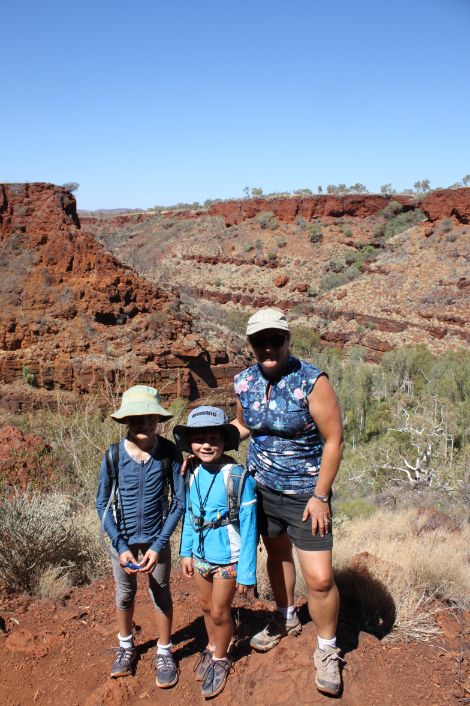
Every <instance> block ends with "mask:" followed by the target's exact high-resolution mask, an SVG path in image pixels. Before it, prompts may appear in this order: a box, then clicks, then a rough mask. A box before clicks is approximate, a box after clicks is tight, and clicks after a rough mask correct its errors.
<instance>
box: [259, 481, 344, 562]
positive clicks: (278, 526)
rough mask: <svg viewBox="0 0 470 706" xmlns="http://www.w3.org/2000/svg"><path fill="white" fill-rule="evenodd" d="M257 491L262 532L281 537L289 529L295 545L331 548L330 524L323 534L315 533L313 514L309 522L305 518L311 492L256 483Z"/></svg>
mask: <svg viewBox="0 0 470 706" xmlns="http://www.w3.org/2000/svg"><path fill="white" fill-rule="evenodd" d="M256 495H257V499H258V508H257V511H258V532H259V533H260V534H261V536H264V537H279V536H280V535H281V534H284V532H287V533H288V535H289V537H290V538H291V540H292V542H293V544H294V546H295V547H297V548H298V549H304V550H306V551H313V552H315V551H323V550H328V549H332V547H333V534H332V531H331V527H330V531H329V532H328V533H327V534H325V536H324V537H322V536H321V534H320V532H319V531H318V530H317V532H316V534H312V522H311V518H310V517H309V518H308V519H307V520H306V522H302V515H303V512H304V510H305V505H306V504H307V502H308V501H309V500H310V498H311V497H312V493H302V494H299V495H286V494H285V493H281V492H279V491H278V490H271V488H267V487H266V486H265V485H261V484H260V483H256Z"/></svg>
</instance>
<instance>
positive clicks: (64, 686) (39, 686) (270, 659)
mask: <svg viewBox="0 0 470 706" xmlns="http://www.w3.org/2000/svg"><path fill="white" fill-rule="evenodd" d="M142 584H143V582H141V585H142ZM172 585H173V596H174V602H175V620H174V638H173V639H174V644H175V649H176V656H177V657H178V659H179V663H180V668H181V677H180V682H179V684H178V685H177V687H176V688H174V689H170V690H168V691H162V690H161V689H158V688H157V687H156V686H155V681H154V654H155V644H156V637H155V632H154V629H153V615H152V607H151V605H150V601H149V598H148V594H147V591H146V590H140V593H139V597H138V602H137V606H136V613H135V620H136V625H137V626H138V627H137V641H138V646H139V654H140V658H139V662H138V664H137V669H136V673H135V676H134V677H127V678H124V679H119V680H113V679H111V678H110V677H109V670H110V664H111V662H112V655H111V654H108V653H106V649H109V648H112V647H113V646H114V645H115V642H116V627H115V621H114V616H113V585H112V579H111V578H109V579H106V580H104V581H100V582H97V583H95V584H93V585H92V586H89V587H87V588H83V589H79V590H75V591H73V592H72V593H71V595H70V597H69V598H68V599H67V600H66V601H64V602H62V603H61V602H56V601H51V600H41V601H35V600H32V599H29V598H27V597H20V598H15V599H13V598H12V599H8V598H6V597H3V598H0V649H1V655H2V659H1V663H0V703H1V704H2V705H3V706H31V705H32V704H38V705H42V704H44V705H45V704H48V705H49V704H50V705H54V706H101V705H113V706H114V705H116V706H118V705H120V704H126V705H129V706H134V705H137V704H146V703H150V704H151V703H158V704H162V705H163V706H164V705H165V704H168V705H169V704H171V705H172V706H180V705H183V704H185V705H186V704H191V703H196V704H198V703H200V704H202V703H204V699H203V698H202V697H201V695H200V687H199V684H197V683H196V682H195V681H194V675H193V665H194V662H195V660H196V653H197V652H198V651H199V650H200V649H201V648H202V647H203V646H204V636H203V624H202V620H201V618H200V617H199V610H198V605H197V598H196V594H195V591H194V587H193V585H192V583H190V582H188V581H185V580H184V579H183V578H182V577H181V576H180V575H179V574H178V573H175V574H174V578H173V584H172ZM267 608H268V606H267V605H265V604H262V603H260V602H259V601H258V602H253V601H252V602H251V603H249V602H243V601H242V600H238V601H237V606H236V608H235V611H234V615H235V618H236V620H237V621H239V631H240V635H241V638H243V637H246V636H247V635H249V634H252V633H253V632H254V631H255V630H256V629H258V627H259V626H261V625H262V624H263V621H264V618H265V615H266V613H265V610H266V609H267ZM301 617H302V620H303V622H305V624H304V629H303V633H302V635H301V636H300V637H297V638H294V637H289V638H286V639H285V640H283V641H282V642H281V644H280V645H279V646H278V647H277V648H276V649H274V650H273V651H272V652H270V653H268V654H264V655H263V654H256V653H253V652H250V649H249V647H248V641H247V639H241V642H240V643H239V646H238V648H237V659H236V662H235V665H234V671H233V674H232V675H231V676H230V678H229V681H228V683H227V686H226V689H225V691H224V692H223V693H222V694H221V695H220V696H219V697H217V704H219V706H228V705H229V704H231V703H233V702H234V701H235V700H236V703H237V706H245V705H246V706H248V704H250V706H251V705H254V706H258V705H260V706H261V705H263V706H264V704H269V706H281V704H292V703H293V704H296V706H304V705H305V706H307V704H308V705H309V706H310V705H314V706H315V705H321V704H327V703H328V702H331V699H330V698H329V697H326V696H323V695H321V694H319V693H318V692H317V691H316V689H315V686H314V673H313V668H312V662H311V653H312V645H313V643H314V636H315V630H314V627H313V625H312V623H311V622H310V621H309V620H308V616H307V613H306V611H305V608H302V609H301ZM440 622H441V626H442V628H443V632H442V636H441V637H440V638H439V639H436V640H434V641H433V642H432V644H428V643H419V644H416V643H409V644H396V643H392V642H380V641H379V640H377V639H376V638H374V637H372V636H371V635H368V634H366V633H362V632H360V633H357V630H355V629H354V620H353V618H352V616H347V615H345V616H342V619H341V621H340V626H339V633H338V635H339V641H340V645H341V647H342V648H343V649H344V651H345V658H346V663H347V664H346V668H345V671H344V692H343V694H342V695H341V696H340V697H339V698H337V699H333V700H332V701H334V702H336V703H338V704H343V705H344V706H359V704H360V705H361V706H420V705H421V704H423V706H424V704H426V706H444V705H446V704H452V705H453V706H458V705H459V704H464V703H469V702H468V701H467V700H466V698H465V697H469V696H470V692H469V691H467V693H465V686H466V688H467V689H470V683H469V671H470V670H469V662H470V614H468V613H467V614H466V615H465V616H463V618H462V616H460V617H459V618H458V619H457V618H456V617H455V616H453V615H451V614H450V613H446V614H442V616H441V617H440Z"/></svg>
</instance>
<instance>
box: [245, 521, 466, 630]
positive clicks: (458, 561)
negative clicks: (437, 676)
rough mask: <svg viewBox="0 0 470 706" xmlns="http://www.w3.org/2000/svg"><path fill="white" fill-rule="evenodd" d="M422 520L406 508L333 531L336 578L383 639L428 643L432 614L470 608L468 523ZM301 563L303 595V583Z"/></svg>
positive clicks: (261, 577)
mask: <svg viewBox="0 0 470 706" xmlns="http://www.w3.org/2000/svg"><path fill="white" fill-rule="evenodd" d="M422 524H423V519H422V517H420V515H419V514H418V512H417V511H416V510H414V509H408V510H405V511H397V512H380V513H377V514H375V515H374V516H372V517H369V518H360V519H355V520H346V521H343V522H342V523H341V525H340V527H338V528H336V529H335V546H334V551H333V561H334V569H335V577H336V581H337V584H338V587H339V589H340V593H341V596H342V600H343V601H344V603H348V605H349V604H350V602H351V600H352V605H354V609H355V610H356V611H358V612H359V618H360V623H361V627H362V629H365V630H367V631H369V632H371V633H373V634H376V635H377V636H379V637H382V638H383V637H387V636H389V637H391V638H395V639H404V640H408V639H418V640H423V639H427V638H428V637H430V636H431V635H434V634H436V633H437V632H438V627H437V625H436V622H435V620H434V615H435V613H436V612H437V610H438V609H439V607H440V606H442V604H445V605H448V606H449V605H450V606H453V607H456V608H462V609H463V608H468V607H469V605H470V598H469V587H470V561H469V560H470V549H469V548H470V528H469V527H468V526H465V527H462V528H461V529H460V530H457V531H455V532H449V531H448V530H446V529H444V528H438V529H435V530H432V531H421V529H422ZM366 552H367V555H366V554H365V553H366ZM265 557H266V554H265V552H264V550H263V551H262V552H261V553H260V554H259V555H258V559H259V561H258V590H259V593H260V595H261V596H263V597H265V598H272V593H271V588H270V585H269V579H268V577H267V572H266V562H265ZM353 557H356V559H355V560H353ZM352 560H353V561H352ZM296 565H297V586H296V599H298V598H300V597H301V596H304V595H305V583H304V581H303V578H302V575H301V573H300V571H299V566H298V562H297V560H296Z"/></svg>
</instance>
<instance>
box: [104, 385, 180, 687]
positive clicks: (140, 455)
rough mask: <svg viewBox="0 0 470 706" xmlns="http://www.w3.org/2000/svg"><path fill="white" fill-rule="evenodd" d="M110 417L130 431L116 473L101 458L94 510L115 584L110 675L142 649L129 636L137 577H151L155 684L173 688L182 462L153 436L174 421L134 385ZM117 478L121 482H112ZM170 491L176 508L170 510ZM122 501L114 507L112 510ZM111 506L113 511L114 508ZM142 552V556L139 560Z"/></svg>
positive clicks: (155, 397) (156, 399)
mask: <svg viewBox="0 0 470 706" xmlns="http://www.w3.org/2000/svg"><path fill="white" fill-rule="evenodd" d="M111 417H112V418H113V419H114V420H116V421H117V422H119V423H120V424H125V425H126V426H127V435H126V438H125V439H123V440H122V441H121V442H120V443H119V447H118V454H117V456H118V458H116V463H114V462H113V463H112V466H113V467H114V469H113V473H110V470H111V469H110V467H109V464H110V460H109V459H107V456H105V457H104V458H103V462H102V464H101V470H100V475H99V481H98V492H97V496H96V509H97V511H98V515H99V517H100V519H101V521H102V528H103V530H104V531H105V532H106V533H107V534H108V536H109V538H110V540H111V544H112V547H113V548H112V550H110V553H111V555H112V565H113V575H114V580H115V583H116V617H117V623H118V628H119V634H118V639H119V647H118V648H117V649H116V656H115V660H114V662H113V665H112V667H111V676H112V677H123V676H127V675H129V674H131V673H132V670H133V667H134V664H135V662H136V659H137V650H136V648H135V647H134V643H133V637H132V619H133V614H134V599H135V595H136V590H137V574H146V575H147V578H148V584H149V591H150V597H151V599H152V602H153V604H154V607H155V610H156V613H155V619H156V626H157V630H158V636H159V639H158V642H157V656H156V683H157V686H159V687H161V688H168V687H171V686H174V685H175V684H176V682H177V681H178V670H177V668H176V665H175V662H174V660H173V657H172V653H171V647H172V645H171V626H172V618H173V605H172V599H171V593H170V568H171V553H170V544H169V539H170V536H171V534H172V533H173V532H174V530H175V528H176V526H177V524H178V521H179V519H180V517H181V515H182V514H183V512H184V502H185V489H184V481H183V478H182V476H181V465H182V461H183V459H182V457H181V453H180V452H179V451H178V449H177V448H176V446H175V444H174V443H173V442H172V441H168V440H167V439H164V438H163V437H162V436H160V435H158V434H157V433H156V427H157V424H158V423H159V422H161V421H164V420H166V419H169V418H171V417H172V415H171V414H170V413H169V412H167V410H165V409H164V408H163V407H162V406H161V404H160V396H159V394H158V391H157V390H156V389H155V388H153V387H147V386H146V385H135V386H134V387H131V388H130V389H128V390H126V392H124V394H123V396H122V402H121V406H120V408H119V409H118V410H116V411H115V412H113V414H111ZM113 476H115V477H116V482H115V483H113ZM168 486H169V487H170V489H171V495H172V498H171V504H170V506H169V507H168V495H167V492H168ZM113 496H114V497H116V498H117V501H118V502H117V506H115V505H114V504H113ZM112 505H113V506H112ZM139 554H141V555H142V558H141V560H140V561H139Z"/></svg>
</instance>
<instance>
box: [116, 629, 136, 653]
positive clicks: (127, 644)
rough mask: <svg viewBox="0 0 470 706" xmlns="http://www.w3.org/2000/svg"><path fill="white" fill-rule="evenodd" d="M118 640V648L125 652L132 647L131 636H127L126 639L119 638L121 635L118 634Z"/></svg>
mask: <svg viewBox="0 0 470 706" xmlns="http://www.w3.org/2000/svg"><path fill="white" fill-rule="evenodd" d="M118 640H119V647H123V648H124V649H125V650H129V649H130V648H131V647H133V646H134V640H133V639H132V635H128V636H127V637H121V634H120V633H118Z"/></svg>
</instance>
